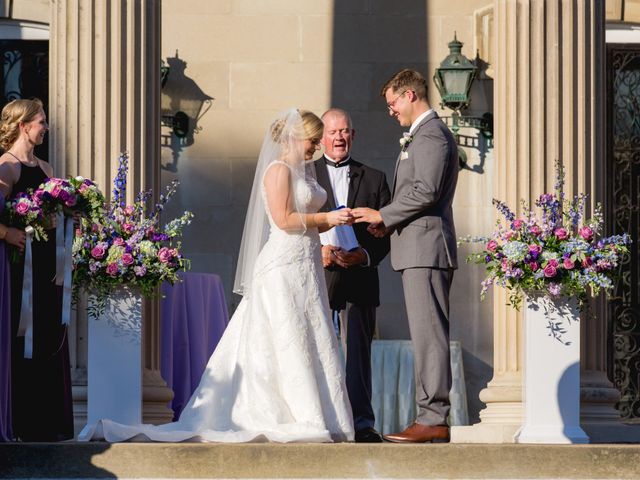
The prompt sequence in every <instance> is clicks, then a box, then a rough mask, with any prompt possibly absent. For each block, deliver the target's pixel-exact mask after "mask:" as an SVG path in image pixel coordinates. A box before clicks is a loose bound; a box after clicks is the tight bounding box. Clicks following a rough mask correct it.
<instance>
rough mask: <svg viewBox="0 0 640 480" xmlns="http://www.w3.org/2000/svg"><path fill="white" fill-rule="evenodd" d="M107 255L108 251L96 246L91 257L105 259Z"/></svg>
mask: <svg viewBox="0 0 640 480" xmlns="http://www.w3.org/2000/svg"><path fill="white" fill-rule="evenodd" d="M105 253H107V249H106V248H104V247H103V246H102V245H96V246H95V247H93V248H92V249H91V256H92V257H93V258H97V259H101V258H102V257H104V254H105Z"/></svg>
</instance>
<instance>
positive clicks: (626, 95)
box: [606, 47, 640, 418]
mask: <svg viewBox="0 0 640 480" xmlns="http://www.w3.org/2000/svg"><path fill="white" fill-rule="evenodd" d="M608 60H609V62H608V63H609V69H608V75H609V102H608V103H609V105H608V113H609V115H608V120H609V128H610V132H609V136H608V138H609V146H608V149H609V150H608V155H607V172H608V175H609V178H610V180H611V181H610V182H609V185H608V187H607V188H608V194H607V202H606V203H607V213H608V215H607V218H608V230H609V231H610V232H611V233H614V234H618V233H623V232H629V234H630V235H631V238H633V239H634V243H633V244H631V246H630V255H629V257H628V258H627V259H625V261H624V262H623V263H622V265H621V268H620V276H619V278H618V280H617V282H616V285H615V292H614V296H613V299H612V300H611V301H610V302H609V309H608V311H609V320H610V322H611V326H610V331H611V335H612V338H611V352H610V360H611V361H612V362H611V365H610V374H611V377H612V378H611V380H612V381H613V382H614V384H615V385H616V387H617V388H618V389H619V390H620V403H619V405H618V406H619V409H620V412H621V414H622V416H623V417H624V418H637V417H640V304H639V298H640V292H639V290H640V275H639V272H640V257H639V247H640V245H639V244H638V238H639V235H638V233H639V232H638V230H639V228H638V226H639V223H640V222H639V220H640V215H639V211H640V100H639V99H640V50H638V49H637V47H636V48H635V49H633V48H628V47H626V48H622V47H620V48H615V47H614V48H611V49H610V50H609V57H608Z"/></svg>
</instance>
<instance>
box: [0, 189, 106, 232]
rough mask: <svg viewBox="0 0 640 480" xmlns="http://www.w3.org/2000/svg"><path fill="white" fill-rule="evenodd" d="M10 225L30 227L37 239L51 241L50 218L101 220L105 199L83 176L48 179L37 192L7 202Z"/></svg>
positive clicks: (20, 195)
mask: <svg viewBox="0 0 640 480" xmlns="http://www.w3.org/2000/svg"><path fill="white" fill-rule="evenodd" d="M5 212H6V215H8V217H9V219H8V221H9V223H10V224H12V225H16V226H19V227H22V228H25V227H27V226H30V227H32V228H33V230H34V237H35V239H36V240H46V239H47V238H48V236H47V232H46V230H49V229H51V228H52V221H51V216H52V215H55V214H56V213H58V212H62V213H63V214H64V215H65V216H73V215H75V214H78V215H81V216H84V217H86V218H89V219H90V220H91V221H94V222H95V221H98V220H99V219H100V218H102V216H103V213H104V196H103V195H102V192H101V191H100V189H99V188H98V186H97V185H96V184H95V183H93V182H92V181H91V180H88V179H85V178H83V177H75V178H69V179H66V180H65V179H62V178H48V179H47V180H46V181H45V182H44V183H42V184H40V186H39V187H38V188H37V189H35V190H32V189H29V190H28V191H27V192H20V193H18V194H17V195H16V196H15V198H14V199H13V200H9V201H7V203H6V209H5Z"/></svg>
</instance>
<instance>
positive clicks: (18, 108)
mask: <svg viewBox="0 0 640 480" xmlns="http://www.w3.org/2000/svg"><path fill="white" fill-rule="evenodd" d="M43 111H44V106H43V104H42V101H41V100H39V99H37V98H34V99H32V100H28V99H19V100H13V101H11V102H9V103H7V104H6V105H5V106H4V108H3V109H2V114H0V147H2V149H3V150H4V151H7V150H9V149H10V148H11V146H12V145H13V144H14V143H15V142H16V140H17V139H18V135H20V124H21V123H29V122H30V121H32V120H33V119H34V118H35V116H36V115H38V114H39V113H40V112H43Z"/></svg>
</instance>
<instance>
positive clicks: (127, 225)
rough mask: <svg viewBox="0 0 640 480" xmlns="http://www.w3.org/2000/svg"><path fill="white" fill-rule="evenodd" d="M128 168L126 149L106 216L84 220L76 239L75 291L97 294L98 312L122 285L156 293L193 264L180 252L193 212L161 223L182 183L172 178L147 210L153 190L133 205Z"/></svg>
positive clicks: (96, 305) (74, 262) (139, 195)
mask: <svg viewBox="0 0 640 480" xmlns="http://www.w3.org/2000/svg"><path fill="white" fill-rule="evenodd" d="M127 171H128V157H127V155H126V154H121V155H120V158H119V165H118V172H117V174H116V177H115V179H114V189H113V198H112V202H111V203H110V204H109V205H108V206H107V207H106V213H105V215H104V217H103V218H102V219H100V221H91V220H89V219H82V221H81V225H80V228H78V229H77V230H76V236H75V239H74V243H73V266H74V270H73V282H74V293H75V294H76V298H77V294H78V292H79V289H84V290H85V291H87V292H89V293H90V294H92V295H93V296H94V297H95V301H96V303H95V305H94V308H97V309H98V311H101V310H102V309H103V308H104V305H105V300H106V298H107V296H109V295H110V294H111V293H113V291H114V290H115V289H116V288H117V287H119V286H124V285H127V286H132V287H135V288H139V289H140V291H141V293H142V294H143V295H145V296H150V295H153V293H154V290H155V288H156V287H157V286H158V285H159V284H160V283H162V282H164V281H168V282H171V283H174V282H175V281H176V280H177V279H178V271H179V270H183V269H188V268H189V261H188V260H187V259H185V258H184V257H183V256H182V254H181V253H180V247H181V242H180V238H181V236H182V229H183V228H184V227H185V226H186V225H188V224H189V223H191V219H192V218H193V214H192V213H191V212H184V213H183V215H182V216H181V217H179V218H176V219H174V220H172V221H171V222H169V223H167V224H166V225H165V226H164V227H163V228H159V221H160V213H161V212H162V210H163V209H164V206H165V204H166V203H167V202H168V201H169V199H170V198H171V196H173V194H174V193H175V192H176V188H177V185H178V182H173V183H171V184H170V185H169V186H168V187H167V192H166V194H165V195H160V199H159V202H158V203H157V204H156V205H155V207H154V208H153V210H152V211H151V212H147V202H148V200H149V198H150V197H151V192H141V193H139V194H138V195H137V197H136V201H135V202H134V204H133V205H126V204H125V193H126V178H127ZM91 308H92V307H91V306H90V309H91Z"/></svg>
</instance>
